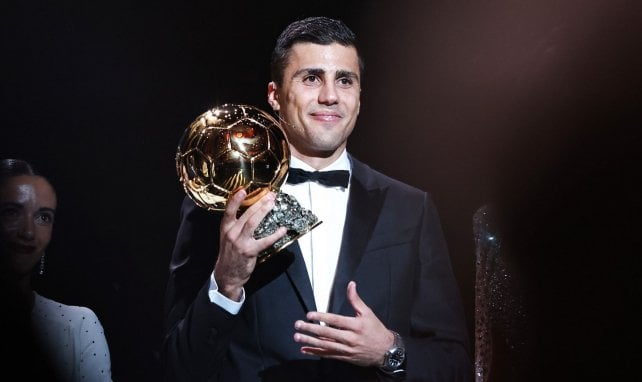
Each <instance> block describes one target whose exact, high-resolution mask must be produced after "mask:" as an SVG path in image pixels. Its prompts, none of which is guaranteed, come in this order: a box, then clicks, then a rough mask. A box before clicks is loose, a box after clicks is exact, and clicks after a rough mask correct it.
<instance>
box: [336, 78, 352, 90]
mask: <svg viewBox="0 0 642 382" xmlns="http://www.w3.org/2000/svg"><path fill="white" fill-rule="evenodd" d="M337 83H338V84H339V86H341V87H344V88H348V87H350V86H352V84H354V79H352V78H351V77H341V78H339V79H338V80H337Z"/></svg>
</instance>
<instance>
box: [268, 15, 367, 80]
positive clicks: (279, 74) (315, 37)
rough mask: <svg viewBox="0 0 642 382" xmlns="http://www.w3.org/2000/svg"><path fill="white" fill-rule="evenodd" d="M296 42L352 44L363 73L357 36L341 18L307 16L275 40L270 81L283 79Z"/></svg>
mask: <svg viewBox="0 0 642 382" xmlns="http://www.w3.org/2000/svg"><path fill="white" fill-rule="evenodd" d="M298 42H310V43H313V44H319V45H330V44H332V43H339V44H341V45H343V46H352V47H354V48H355V49H357V56H358V57H359V70H360V72H361V74H363V69H364V63H363V59H362V58H361V55H360V54H359V49H358V48H357V38H356V36H355V34H354V32H352V30H350V28H348V26H347V25H345V24H344V23H343V21H341V20H335V19H331V18H328V17H308V18H306V19H302V20H297V21H294V22H293V23H291V24H290V25H288V26H287V27H286V28H285V30H284V31H283V32H281V35H280V36H279V38H278V39H277V40H276V46H275V47H274V50H273V51H272V59H271V61H270V74H271V76H272V81H274V82H276V84H277V85H280V84H281V82H282V81H283V72H284V70H285V67H286V66H287V61H288V55H289V54H290V49H291V48H292V46H293V45H294V44H296V43H298Z"/></svg>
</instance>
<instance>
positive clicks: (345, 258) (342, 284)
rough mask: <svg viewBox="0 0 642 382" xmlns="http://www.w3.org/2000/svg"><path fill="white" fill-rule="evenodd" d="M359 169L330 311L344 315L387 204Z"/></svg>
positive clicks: (353, 188) (352, 185)
mask: <svg viewBox="0 0 642 382" xmlns="http://www.w3.org/2000/svg"><path fill="white" fill-rule="evenodd" d="M359 168H360V167H357V166H355V167H354V169H353V171H354V175H355V176H354V177H353V181H352V184H351V186H350V196H349V199H348V210H347V214H346V222H345V226H344V229H343V240H342V242H341V252H340V254H339V262H338V264H337V272H336V274H335V278H334V284H333V286H332V297H331V300H330V307H329V311H331V312H335V313H338V312H341V311H342V309H341V308H342V305H343V303H344V301H345V296H346V287H347V286H348V282H349V281H350V280H351V279H352V277H353V276H354V273H355V271H356V269H357V267H358V266H359V264H360V263H361V258H362V257H363V254H364V252H365V249H366V245H367V244H368V241H369V240H370V237H371V235H372V232H373V230H374V227H375V224H376V223H377V219H378V218H379V214H380V211H381V207H382V204H383V200H384V192H383V191H382V190H381V189H379V188H376V189H372V190H369V189H368V187H367V185H366V184H365V182H363V180H362V179H363V177H360V176H358V174H360V173H361V174H362V171H361V172H360V171H359V170H358V169H359Z"/></svg>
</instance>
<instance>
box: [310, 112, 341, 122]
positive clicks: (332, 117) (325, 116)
mask: <svg viewBox="0 0 642 382" xmlns="http://www.w3.org/2000/svg"><path fill="white" fill-rule="evenodd" d="M310 115H311V116H312V117H313V118H315V119H318V120H322V121H326V122H331V121H336V120H339V119H341V115H339V114H337V113H333V112H316V113H310Z"/></svg>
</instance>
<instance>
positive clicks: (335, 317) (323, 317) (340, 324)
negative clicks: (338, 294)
mask: <svg viewBox="0 0 642 382" xmlns="http://www.w3.org/2000/svg"><path fill="white" fill-rule="evenodd" d="M306 318H307V319H308V321H312V322H322V323H324V324H325V325H327V326H328V327H332V328H336V329H349V330H352V329H354V328H353V327H352V321H353V320H354V319H353V317H346V316H341V315H339V314H334V313H323V312H308V313H307V314H306ZM301 322H303V321H301ZM305 324H308V325H317V326H319V325H318V324H310V323H305Z"/></svg>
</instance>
